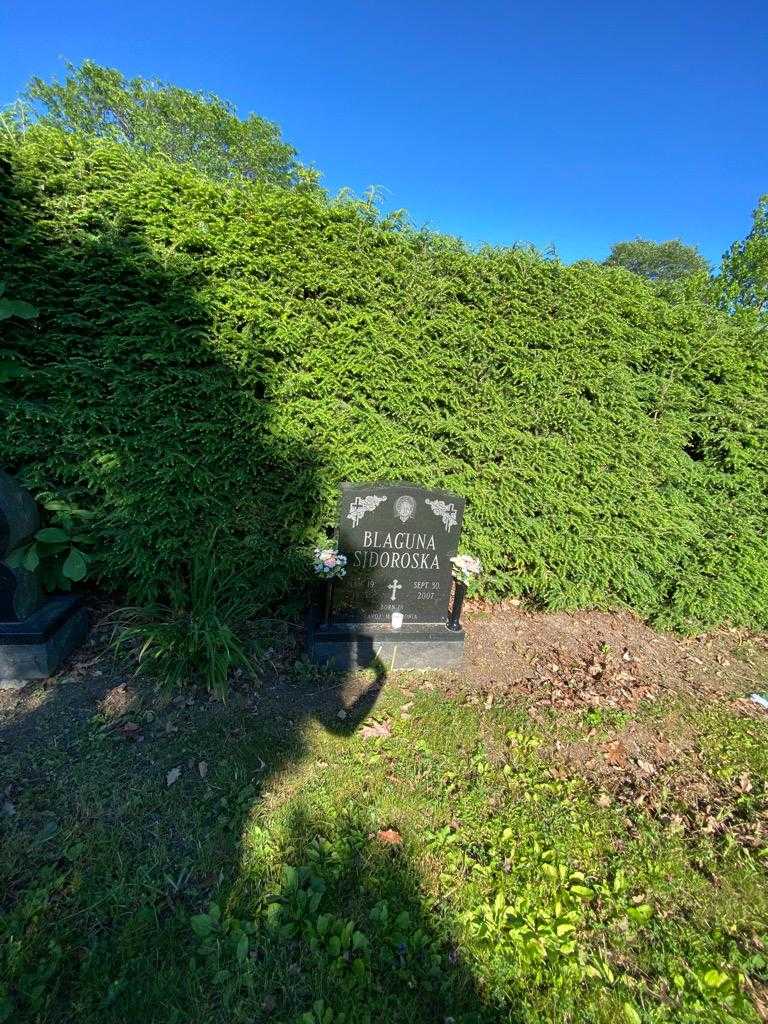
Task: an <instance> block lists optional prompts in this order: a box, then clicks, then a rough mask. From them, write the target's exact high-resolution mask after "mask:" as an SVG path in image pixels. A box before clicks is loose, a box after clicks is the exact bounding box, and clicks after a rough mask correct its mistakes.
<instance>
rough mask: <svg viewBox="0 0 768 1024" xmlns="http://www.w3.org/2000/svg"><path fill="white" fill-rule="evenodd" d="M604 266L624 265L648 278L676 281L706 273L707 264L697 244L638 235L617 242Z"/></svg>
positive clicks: (677, 239) (707, 271) (626, 268)
mask: <svg viewBox="0 0 768 1024" xmlns="http://www.w3.org/2000/svg"><path fill="white" fill-rule="evenodd" d="M604 265H605V266H606V267H624V269H625V270H631V271H632V273H633V274H639V275H640V276H641V277H646V278H648V280H649V281H679V280H680V278H682V277H688V276H689V275H690V274H696V273H700V272H701V271H704V272H705V273H707V274H708V273H709V264H708V263H707V261H706V260H705V259H704V257H703V256H702V255H701V253H700V252H699V250H698V249H697V248H696V246H694V245H685V244H684V243H683V242H681V241H680V239H679V238H672V239H670V240H669V241H668V242H652V241H651V240H650V239H648V238H640V237H639V236H638V237H637V238H635V239H634V240H633V241H631V242H616V243H615V244H614V245H612V246H611V254H610V256H609V257H608V259H607V260H605V261H604Z"/></svg>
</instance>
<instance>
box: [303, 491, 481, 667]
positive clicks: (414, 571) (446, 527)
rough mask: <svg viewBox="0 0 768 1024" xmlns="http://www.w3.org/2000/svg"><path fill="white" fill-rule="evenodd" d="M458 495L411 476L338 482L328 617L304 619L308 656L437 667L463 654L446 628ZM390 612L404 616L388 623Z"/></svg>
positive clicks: (345, 662) (460, 504)
mask: <svg viewBox="0 0 768 1024" xmlns="http://www.w3.org/2000/svg"><path fill="white" fill-rule="evenodd" d="M464 504H465V502H464V499H463V498H461V497H460V496H459V495H457V494H453V493H451V492H450V491H442V490H426V489H424V488H422V487H418V486H417V485H415V484H411V483H405V482H403V483H396V484H392V483H372V484H342V487H341V499H340V503H339V527H338V542H339V551H340V552H341V553H342V554H344V555H346V556H347V574H346V576H345V577H344V578H343V579H340V580H336V581H335V583H334V595H333V611H332V616H331V621H330V623H328V624H325V625H320V624H319V623H318V622H317V620H316V619H315V621H314V622H313V623H311V624H310V630H309V646H310V653H311V655H312V658H313V659H314V660H315V661H317V662H321V663H325V662H330V661H333V662H335V664H336V665H337V667H339V668H343V669H348V668H357V667H360V666H362V665H365V664H370V663H371V662H372V661H374V660H377V661H379V662H381V663H382V664H384V666H385V667H387V668H390V669H393V668H396V669H416V668H425V669H426V668H443V667H448V666H452V665H456V664H458V663H459V662H460V661H461V659H462V656H463V648H464V634H463V632H461V631H458V632H456V631H451V630H449V629H448V628H447V621H448V614H449V606H450V602H451V596H452V590H453V582H452V575H451V562H450V559H451V558H452V557H453V556H454V555H455V554H456V553H457V551H458V546H459V538H460V535H461V526H462V520H463V516H464ZM393 612H399V613H401V614H402V616H403V624H402V627H401V628H394V627H393V625H392V614H393Z"/></svg>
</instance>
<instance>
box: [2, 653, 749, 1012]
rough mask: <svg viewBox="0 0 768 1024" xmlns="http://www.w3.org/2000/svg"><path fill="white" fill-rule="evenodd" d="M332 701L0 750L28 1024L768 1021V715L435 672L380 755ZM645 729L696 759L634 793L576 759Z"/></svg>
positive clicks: (220, 709) (221, 709)
mask: <svg viewBox="0 0 768 1024" xmlns="http://www.w3.org/2000/svg"><path fill="white" fill-rule="evenodd" d="M330 685H331V684H329V681H328V677H324V678H322V679H319V680H318V679H315V678H313V677H312V673H308V672H305V673H304V674H303V676H302V677H301V678H300V677H299V675H298V674H297V675H296V677H295V679H294V680H293V682H292V683H290V684H287V685H286V686H284V688H283V690H282V691H281V694H282V695H281V697H280V699H279V700H272V701H270V699H269V695H268V694H263V695H257V697H256V699H255V701H253V702H251V700H250V698H248V697H247V696H246V695H241V697H238V698H235V699H233V700H232V701H230V702H229V703H228V704H226V705H221V704H217V703H215V702H212V701H209V700H207V699H203V698H196V699H192V698H191V697H190V698H187V697H184V698H180V700H179V701H178V702H176V703H172V704H170V705H167V706H160V705H156V704H154V703H153V701H152V699H151V697H150V696H149V695H148V694H147V693H146V692H144V694H143V696H142V695H141V694H138V695H136V696H134V697H133V698H132V700H133V703H132V705H131V706H130V707H128V708H124V709H121V710H122V711H123V712H124V714H123V717H121V718H119V719H117V718H111V717H110V715H109V713H104V714H100V715H98V716H96V717H95V718H93V719H91V720H90V721H86V722H84V723H82V724H80V725H75V726H72V727H71V728H70V727H67V728H66V729H64V730H62V731H60V733H59V734H58V735H57V738H56V739H49V740H48V741H47V742H46V743H45V744H42V745H41V744H37V745H35V744H32V745H29V746H26V747H25V748H24V751H23V752H22V753H20V752H19V751H17V750H14V748H13V747H10V749H8V748H7V744H6V745H4V746H3V747H2V748H0V749H3V750H4V753H2V755H0V770H2V777H3V778H5V779H6V780H7V781H6V783H4V785H5V784H7V783H10V782H12V783H13V787H12V789H9V790H8V791H7V792H8V793H9V794H10V796H8V798H7V800H6V812H7V811H8V810H9V808H8V804H9V803H10V804H11V805H12V811H13V813H6V814H5V816H4V817H3V823H2V829H3V832H2V849H3V856H2V859H1V863H0V881H1V883H2V885H1V888H0V892H1V893H2V905H1V909H2V923H1V924H0V943H1V945H0V1020H8V1021H11V1020H12V1021H18V1022H33V1021H34V1022H36V1024H37V1022H40V1024H43V1022H63V1021H77V1022H78V1024H80V1022H82V1024H86V1022H99V1024H112V1022H123V1021H126V1022H127V1021H135V1020H141V1021H143V1022H146V1024H152V1022H158V1024H160V1022H163V1024H166V1022H167V1024H172V1022H173V1024H188V1022H189V1024H191V1022H195V1024H197V1022H203V1021H204V1022H206V1024H207V1022H222V1024H223V1022H227V1024H234V1022H243V1024H246V1022H247V1024H256V1022H267V1021H269V1022H284V1024H294V1022H301V1024H353V1022H354V1024H359V1022H362V1024H365V1022H368V1021H370V1022H378V1021H386V1022H387V1024H395V1022H407V1024H420V1022H425V1024H427V1022H430V1024H431V1022H438V1024H445V1022H455V1024H470V1022H476V1024H480V1022H489V1024H490V1022H510V1024H512V1022H519V1024H533V1022H540V1021H541V1022H543V1021H557V1022H561V1021H562V1022H571V1021H572V1022H579V1024H584V1022H604V1024H609V1022H611V1024H615V1022H620V1024H621V1022H623V1024H637V1022H638V1021H640V1022H666V1021H680V1022H689V1021H690V1022H697V1021H701V1022H707V1024H712V1022H721V1021H722V1022H725V1021H758V1020H760V1019H761V1017H760V1013H764V1012H765V1010H764V1007H765V1003H764V1001H763V1000H764V998H765V997H764V993H765V992H766V991H768V989H766V986H767V985H768V958H767V957H766V954H765V952H764V949H765V944H766V942H768V888H767V887H766V854H767V853H768V845H766V844H767V843H768V840H766V837H765V826H766V813H767V812H766V807H767V803H766V798H765V779H766V777H767V776H768V744H766V738H767V736H768V733H767V732H766V725H765V723H764V722H761V721H758V720H755V719H750V718H744V717H740V716H738V715H736V714H735V713H734V711H733V710H732V708H731V707H729V706H728V705H727V704H705V703H703V702H698V701H696V700H695V699H693V698H680V699H678V700H666V703H665V704H663V705H662V704H660V703H657V704H654V705H649V706H648V707H644V708H641V709H640V710H639V711H638V712H637V713H636V714H635V715H634V716H627V715H615V714H612V713H609V714H606V715H604V716H603V715H601V713H600V712H590V713H589V714H586V715H585V714H581V715H580V714H575V713H574V714H569V715H564V716H560V717H556V716H555V715H554V714H551V715H546V714H545V715H539V716H537V717H536V718H535V719H534V718H532V717H531V716H530V715H529V714H528V713H527V711H526V709H525V707H514V706H512V707H505V706H491V707H486V706H485V704H484V703H483V701H482V699H481V700H479V701H478V700H476V699H470V700H467V699H466V694H462V693H458V694H453V693H452V691H451V690H446V688H445V685H444V684H443V681H441V680H440V679H439V678H438V677H423V676H414V677H397V679H390V680H387V682H386V685H384V687H383V688H382V689H381V693H380V694H378V702H377V704H376V705H375V707H374V708H373V709H372V712H371V713H372V714H373V716H374V717H375V719H376V720H377V721H379V722H387V723H389V725H390V728H391V735H390V736H385V737H380V738H365V737H364V736H363V734H362V729H361V726H362V723H363V721H365V720H366V718H367V715H368V712H369V711H370V710H371V709H370V708H369V705H368V703H367V702H366V700H365V699H363V700H362V701H361V702H360V703H359V704H358V705H357V706H355V705H353V704H351V702H349V703H350V706H348V707H347V710H346V712H345V713H344V714H343V715H341V716H340V715H339V710H340V708H341V709H342V710H343V708H342V705H341V704H340V703H339V700H338V698H337V697H336V695H335V694H334V692H333V690H332V689H329V686H330ZM377 689H378V687H377V686H375V685H374V687H373V691H374V693H375V692H376V691H377ZM286 693H293V694H294V699H293V700H292V702H291V703H290V704H289V705H288V706H287V707H286V701H285V694H286ZM57 699H58V698H57V694H56V690H55V689H54V690H52V691H50V695H49V696H48V700H47V703H44V704H42V705H41V706H40V707H39V708H37V709H34V708H32V709H31V710H29V711H28V714H29V715H30V716H35V715H38V716H42V715H44V714H45V713H46V706H47V705H50V702H55V701H56V700H57ZM629 719H631V720H629ZM127 722H128V723H131V724H130V725H126V723H127ZM135 727H138V728H135ZM631 727H634V728H635V729H639V730H645V731H646V732H648V733H651V732H652V733H653V734H654V735H658V734H660V733H663V734H664V736H665V737H666V738H667V740H668V741H669V742H670V743H671V744H672V745H673V746H674V749H675V751H676V753H675V756H674V757H673V758H671V759H668V761H667V764H665V765H663V766H661V765H659V766H658V767H656V768H655V769H654V771H653V773H652V774H651V775H650V776H649V778H648V780H647V781H646V782H644V783H643V784H642V785H641V784H640V783H639V782H638V784H637V786H636V787H635V788H634V789H633V788H632V787H631V786H629V784H628V782H627V780H628V779H629V778H630V776H629V775H627V774H626V773H625V774H624V775H621V773H619V775H620V778H619V780H618V781H615V782H611V779H610V778H609V777H608V776H605V778H601V777H600V776H599V775H598V774H590V772H589V771H587V770H585V769H583V768H582V767H580V765H579V764H578V763H573V761H571V760H569V759H568V757H567V756H566V754H567V751H568V750H569V749H573V744H574V743H580V744H582V745H586V746H587V747H589V749H590V750H591V749H594V751H595V752H596V754H598V760H599V752H600V750H601V749H602V748H603V746H604V745H605V744H606V743H608V742H610V741H611V740H612V739H614V738H616V737H621V736H626V734H627V729H628V728H631ZM385 731H386V730H385ZM678 741H679V745H676V744H678ZM580 749H582V748H580ZM561 754H562V756H561ZM201 764H202V767H201ZM173 769H179V775H178V779H177V781H175V782H173V783H172V784H171V785H170V786H169V785H168V784H167V779H168V773H169V772H171V771H172V770H173ZM694 769H695V778H696V780H697V785H698V789H697V788H695V787H694V788H693V789H692V788H691V786H690V780H691V778H693V773H694ZM632 778H639V776H637V773H635V775H633V776H632ZM387 830H391V831H389V832H387ZM379 832H384V833H385V834H384V835H383V836H381V837H379V836H378V835H377V833H379ZM398 837H399V838H401V839H402V842H397V841H396V840H397V839H398ZM387 839H388V840H389V841H387ZM392 840H395V841H394V842H393V841H392ZM762 1019H765V1017H763V1018H762Z"/></svg>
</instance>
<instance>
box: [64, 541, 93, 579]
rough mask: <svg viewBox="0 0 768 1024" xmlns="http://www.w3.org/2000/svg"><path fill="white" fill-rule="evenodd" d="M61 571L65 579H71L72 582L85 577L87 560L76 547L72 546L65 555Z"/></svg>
mask: <svg viewBox="0 0 768 1024" xmlns="http://www.w3.org/2000/svg"><path fill="white" fill-rule="evenodd" d="M61 571H62V573H63V574H64V575H65V576H66V577H67V579H69V580H72V581H73V582H74V583H79V582H80V580H82V579H85V576H86V573H87V572H88V562H87V560H86V557H85V555H84V554H83V552H82V551H80V550H79V549H78V548H72V549H71V550H70V552H69V554H68V555H67V558H66V560H65V562H64V565H63V566H62V567H61Z"/></svg>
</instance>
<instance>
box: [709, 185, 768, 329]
mask: <svg viewBox="0 0 768 1024" xmlns="http://www.w3.org/2000/svg"><path fill="white" fill-rule="evenodd" d="M717 284H718V285H719V291H720V304H721V305H722V306H724V307H726V308H727V307H734V306H739V307H745V308H748V309H756V310H757V311H758V312H764V313H765V312H768V194H767V195H764V196H760V199H759V200H758V203H757V208H756V209H755V211H754V213H753V214H752V230H751V231H750V232H749V234H748V235H747V237H746V238H745V239H744V241H743V242H734V243H733V245H732V246H731V247H730V249H729V250H728V251H727V252H726V253H725V254H724V255H723V265H722V270H721V272H720V276H719V277H718V279H717Z"/></svg>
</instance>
